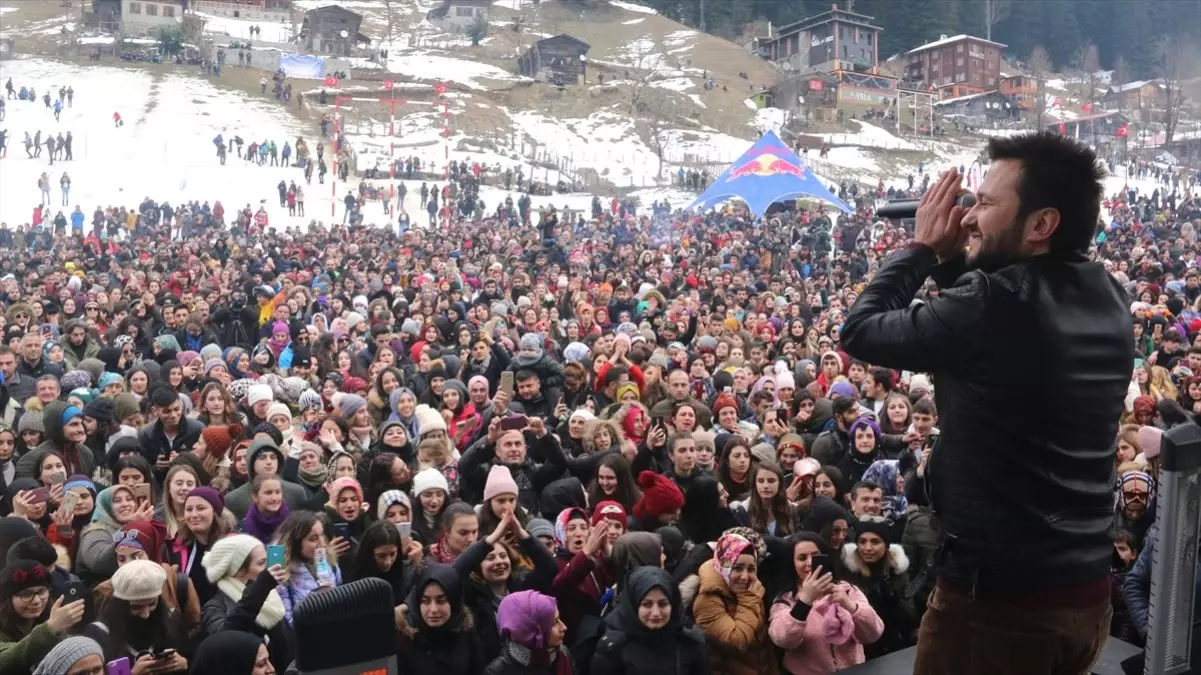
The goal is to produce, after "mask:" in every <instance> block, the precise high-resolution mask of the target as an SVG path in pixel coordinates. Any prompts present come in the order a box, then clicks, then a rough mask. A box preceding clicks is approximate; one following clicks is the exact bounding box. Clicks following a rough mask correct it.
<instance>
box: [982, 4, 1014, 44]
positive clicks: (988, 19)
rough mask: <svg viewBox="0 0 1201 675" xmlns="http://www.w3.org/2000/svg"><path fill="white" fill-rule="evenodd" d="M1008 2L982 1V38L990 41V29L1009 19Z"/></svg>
mask: <svg viewBox="0 0 1201 675" xmlns="http://www.w3.org/2000/svg"><path fill="white" fill-rule="evenodd" d="M1009 9H1010V5H1009V0H984V37H985V38H986V39H989V40H991V39H992V27H993V26H995V25H997V24H999V23H1001V22H1002V21H1004V20H1005V19H1008V18H1009Z"/></svg>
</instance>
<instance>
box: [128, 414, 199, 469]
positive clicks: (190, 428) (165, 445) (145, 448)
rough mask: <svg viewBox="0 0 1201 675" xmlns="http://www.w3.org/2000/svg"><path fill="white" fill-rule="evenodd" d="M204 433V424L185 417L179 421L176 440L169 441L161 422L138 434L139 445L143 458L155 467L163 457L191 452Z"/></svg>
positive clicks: (147, 427) (146, 427) (143, 429)
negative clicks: (174, 453) (173, 453)
mask: <svg viewBox="0 0 1201 675" xmlns="http://www.w3.org/2000/svg"><path fill="white" fill-rule="evenodd" d="M202 431H204V423H203V422H201V421H200V420H194V419H189V418H188V417H183V418H181V419H180V421H179V433H178V434H176V435H175V440H173V441H168V440H167V434H165V433H164V432H163V425H162V423H161V422H155V423H154V424H150V425H147V426H145V427H143V428H142V430H141V431H139V432H138V445H139V446H141V448H142V458H143V459H145V460H146V461H147V462H149V463H150V466H151V467H153V466H154V465H155V462H157V461H158V458H159V457H160V456H162V455H167V456H168V457H170V456H171V453H172V452H178V453H183V452H189V451H191V449H192V446H193V445H194V444H195V443H196V440H197V439H198V438H200V432H202ZM159 478H160V479H164V478H166V472H163V474H162V475H161V476H159Z"/></svg>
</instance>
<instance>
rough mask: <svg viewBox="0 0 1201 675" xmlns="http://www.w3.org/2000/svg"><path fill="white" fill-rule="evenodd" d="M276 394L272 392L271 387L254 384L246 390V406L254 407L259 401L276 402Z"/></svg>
mask: <svg viewBox="0 0 1201 675" xmlns="http://www.w3.org/2000/svg"><path fill="white" fill-rule="evenodd" d="M274 400H275V393H274V392H272V391H271V385H267V384H252V385H250V388H248V389H247V390H246V404H247V405H249V406H252V407H253V406H254V404H255V403H258V402H259V401H274Z"/></svg>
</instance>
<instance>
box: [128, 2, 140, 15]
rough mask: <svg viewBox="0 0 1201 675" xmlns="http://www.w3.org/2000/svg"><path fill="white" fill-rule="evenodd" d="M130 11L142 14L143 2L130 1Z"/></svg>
mask: <svg viewBox="0 0 1201 675" xmlns="http://www.w3.org/2000/svg"><path fill="white" fill-rule="evenodd" d="M129 13H130V14H141V13H142V3H140V2H131V3H129Z"/></svg>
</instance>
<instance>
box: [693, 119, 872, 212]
mask: <svg viewBox="0 0 1201 675" xmlns="http://www.w3.org/2000/svg"><path fill="white" fill-rule="evenodd" d="M798 197H813V198H814V199H820V200H822V201H824V202H828V203H830V204H833V205H834V206H836V207H838V208H839V209H842V210H843V211H844V212H846V213H850V212H851V211H852V210H853V209H851V207H850V206H847V204H846V202H844V201H842V200H841V199H839V198H838V197H837V196H835V195H833V194H831V193H830V191H829V190H828V189H826V186H825V185H822V182H821V181H820V180H818V178H817V176H815V175H813V172H811V171H810V170H809V169H808V168H806V167H805V164H804V163H803V162H802V161H801V159H800V158H799V157H797V156H796V153H794V152H793V151H792V150H790V149H789V148H788V146H787V145H785V144H784V141H782V140H780V137H779V136H777V135H776V132H774V131H768V132H767V133H766V134H763V138H760V139H759V140H758V141H757V142H756V143H755V144H754V145H753V146H751V149H750V150H747V151H746V152H745V153H743V155H742V156H741V157H739V158H738V159H737V160H736V161H735V162H734V163H733V164H731V165H730V168H728V169H726V170H725V172H724V173H722V174H721V175H720V176H718V177H717V180H715V181H713V184H712V185H710V186H709V188H708V189H707V190H705V191H704V192H703V193H702V194H701V196H699V197H697V198H696V201H694V202H692V204H691V205H689V206H688V208H689V209H693V208H697V207H700V208H702V209H705V208H708V207H710V206H712V205H714V204H718V203H720V202H724V201H728V200H730V199H741V200H742V201H743V202H746V205H747V206H748V207H750V209H751V212H752V213H754V214H755V215H756V216H762V215H763V214H764V213H766V212H767V208H768V207H769V206H771V205H772V204H774V203H775V202H778V201H782V200H785V199H796V198H798Z"/></svg>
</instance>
